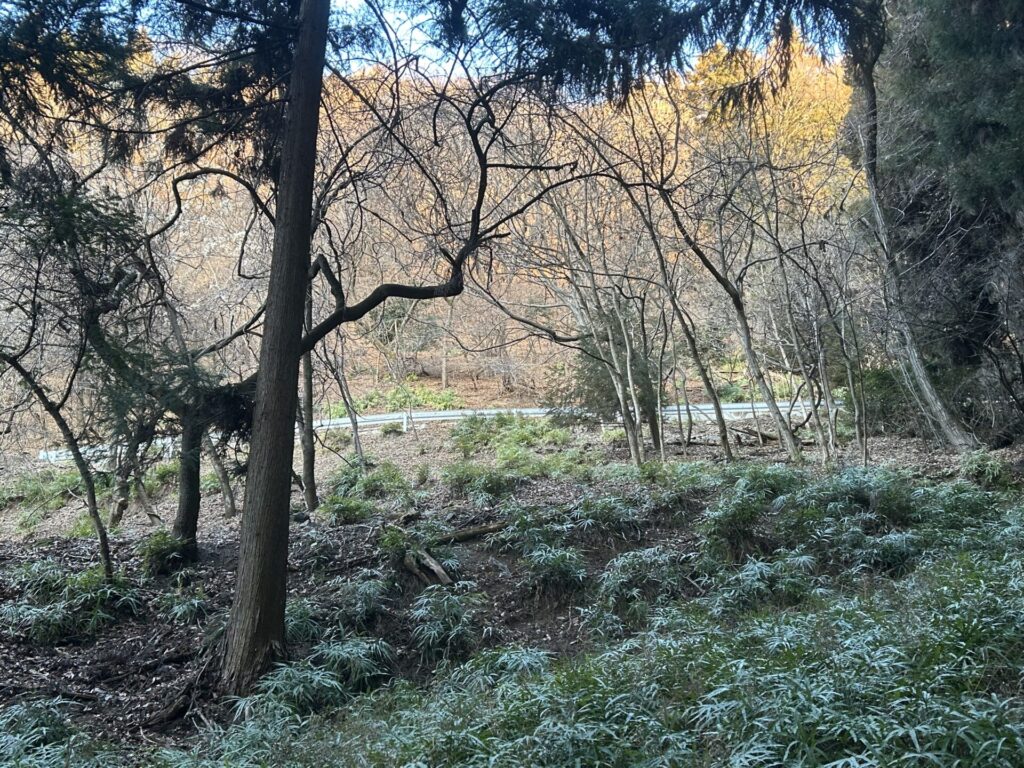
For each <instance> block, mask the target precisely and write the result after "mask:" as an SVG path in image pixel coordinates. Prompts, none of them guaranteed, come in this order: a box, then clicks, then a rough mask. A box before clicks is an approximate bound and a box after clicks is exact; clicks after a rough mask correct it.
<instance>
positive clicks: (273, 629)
mask: <svg viewBox="0 0 1024 768" xmlns="http://www.w3.org/2000/svg"><path fill="white" fill-rule="evenodd" d="M330 9H331V3H330V0H303V3H302V7H301V10H300V20H299V30H298V39H297V41H296V45H295V55H294V61H293V64H292V72H291V81H290V83H289V87H288V100H289V103H288V112H287V116H286V124H285V128H284V139H283V146H282V151H281V173H280V180H279V184H278V195H277V200H278V203H277V213H276V222H275V228H274V248H273V253H272V256H271V266H270V283H269V285H268V288H267V309H266V316H265V319H264V325H263V328H264V332H263V342H262V344H261V346H260V361H259V374H258V378H257V383H256V402H255V410H254V413H253V432H252V443H251V446H252V447H251V451H250V458H249V472H248V482H247V488H246V498H245V514H244V516H243V518H242V531H241V542H240V547H239V556H238V576H237V587H236V591H235V598H234V602H233V603H232V606H231V616H230V619H229V621H228V629H227V641H226V643H227V644H226V648H225V653H224V666H223V670H222V684H223V686H224V688H225V689H226V690H227V691H229V692H231V693H233V694H236V695H244V694H246V693H248V692H249V691H251V690H252V687H253V684H254V683H255V682H256V681H257V680H258V679H259V676H260V675H261V674H262V673H263V672H264V671H266V670H267V668H268V667H269V666H270V664H271V662H272V661H273V660H274V659H275V658H280V657H281V656H283V655H284V652H285V639H284V607H285V599H286V596H287V587H288V583H287V580H288V571H287V564H288V520H289V496H290V491H291V471H292V456H293V453H294V448H295V434H294V426H293V424H294V419H295V406H296V400H297V397H298V391H297V390H298V386H297V384H298V375H299V357H300V355H301V343H302V325H303V308H304V305H305V287H306V273H307V271H308V268H309V254H310V239H311V234H312V222H311V211H312V204H313V175H314V172H315V165H316V143H317V131H318V125H319V118H320V92H321V89H322V87H323V69H324V55H325V50H326V45H327V25H328V18H329V16H330Z"/></svg>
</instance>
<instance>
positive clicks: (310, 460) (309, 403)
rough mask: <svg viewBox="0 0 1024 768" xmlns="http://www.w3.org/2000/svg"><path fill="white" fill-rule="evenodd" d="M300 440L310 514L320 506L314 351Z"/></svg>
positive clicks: (308, 361) (309, 309)
mask: <svg viewBox="0 0 1024 768" xmlns="http://www.w3.org/2000/svg"><path fill="white" fill-rule="evenodd" d="M305 327H306V330H310V329H312V327H313V295H312V293H311V292H310V291H309V289H308V287H307V290H306V315H305ZM300 407H301V411H300V415H301V419H300V423H301V427H302V429H301V432H300V433H299V435H300V441H301V444H302V496H303V498H304V499H305V502H306V511H307V512H308V513H310V514H312V513H313V512H315V511H316V508H317V507H319V506H320V497H319V496H317V492H316V433H315V432H314V431H313V353H312V352H306V354H304V355H303V356H302V402H301V404H300Z"/></svg>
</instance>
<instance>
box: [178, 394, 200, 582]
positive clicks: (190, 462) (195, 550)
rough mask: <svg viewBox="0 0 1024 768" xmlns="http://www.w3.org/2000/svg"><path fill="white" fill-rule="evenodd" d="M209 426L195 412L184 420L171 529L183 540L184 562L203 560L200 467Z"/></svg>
mask: <svg viewBox="0 0 1024 768" xmlns="http://www.w3.org/2000/svg"><path fill="white" fill-rule="evenodd" d="M205 432H206V425H205V423H204V422H203V420H202V419H200V418H199V417H198V415H197V414H195V413H186V414H184V415H183V416H182V419H181V455H180V458H179V465H180V466H179V468H178V512H177V514H176V515H175V517H174V526H173V528H172V529H171V531H172V533H173V534H174V536H175V537H176V538H178V539H180V540H181V542H182V544H183V547H182V551H181V555H182V559H183V560H184V561H185V562H194V561H195V560H196V559H197V558H198V557H199V547H198V545H197V543H196V532H197V530H198V528H199V503H200V501H202V490H201V488H200V468H201V466H202V456H203V435H204V434H205Z"/></svg>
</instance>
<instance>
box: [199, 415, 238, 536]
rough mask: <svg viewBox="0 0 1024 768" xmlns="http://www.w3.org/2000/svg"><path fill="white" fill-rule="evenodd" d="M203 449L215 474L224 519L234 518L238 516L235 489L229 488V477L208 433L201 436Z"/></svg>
mask: <svg viewBox="0 0 1024 768" xmlns="http://www.w3.org/2000/svg"><path fill="white" fill-rule="evenodd" d="M203 448H204V449H205V450H206V455H207V456H209V457H210V463H211V464H213V471H214V472H216V473H217V482H218V483H219V484H220V495H221V498H222V499H224V517H234V516H235V515H237V514H238V506H237V505H236V504H235V489H234V488H232V487H231V476H230V475H229V474H228V471H227V469H226V468H225V467H224V462H223V461H221V458H220V454H219V453H217V446H216V445H214V443H213V440H212V439H211V438H210V435H209V433H206V434H204V435H203Z"/></svg>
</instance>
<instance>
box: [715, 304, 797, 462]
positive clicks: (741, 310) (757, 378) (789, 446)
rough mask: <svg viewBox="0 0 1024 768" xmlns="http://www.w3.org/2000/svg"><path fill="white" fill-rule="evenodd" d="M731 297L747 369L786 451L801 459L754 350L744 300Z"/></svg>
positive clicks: (794, 439)
mask: <svg viewBox="0 0 1024 768" xmlns="http://www.w3.org/2000/svg"><path fill="white" fill-rule="evenodd" d="M730 298H732V304H733V308H734V309H735V310H736V326H737V329H738V330H739V333H740V344H741V345H742V346H743V354H744V356H745V357H746V359H747V370H748V371H749V373H750V377H751V378H752V379H753V381H754V384H755V385H756V386H757V388H758V390H759V391H760V392H761V396H762V397H763V398H764V401H765V403H766V404H767V406H768V412H769V413H770V414H771V416H772V420H773V421H774V422H775V429H776V432H778V435H779V440H780V441H781V442H782V445H783V446H784V447H785V448H786V453H788V454H789V457H790V458H791V459H792V460H793V461H801V454H800V445H799V443H797V441H796V438H795V437H793V430H792V429H790V428H789V422H788V421H786V417H785V416H783V414H782V411H781V410H779V404H778V403H777V402H775V393H774V392H773V391H772V388H771V386H770V385H769V384H768V380H767V378H765V375H764V371H763V370H762V369H761V364H760V363H759V362H758V360H757V353H756V352H754V339H753V334H752V333H751V331H750V323H748V322H747V312H746V308H745V307H744V306H743V300H742V299H741V298H739V296H738V295H732V294H730Z"/></svg>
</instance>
